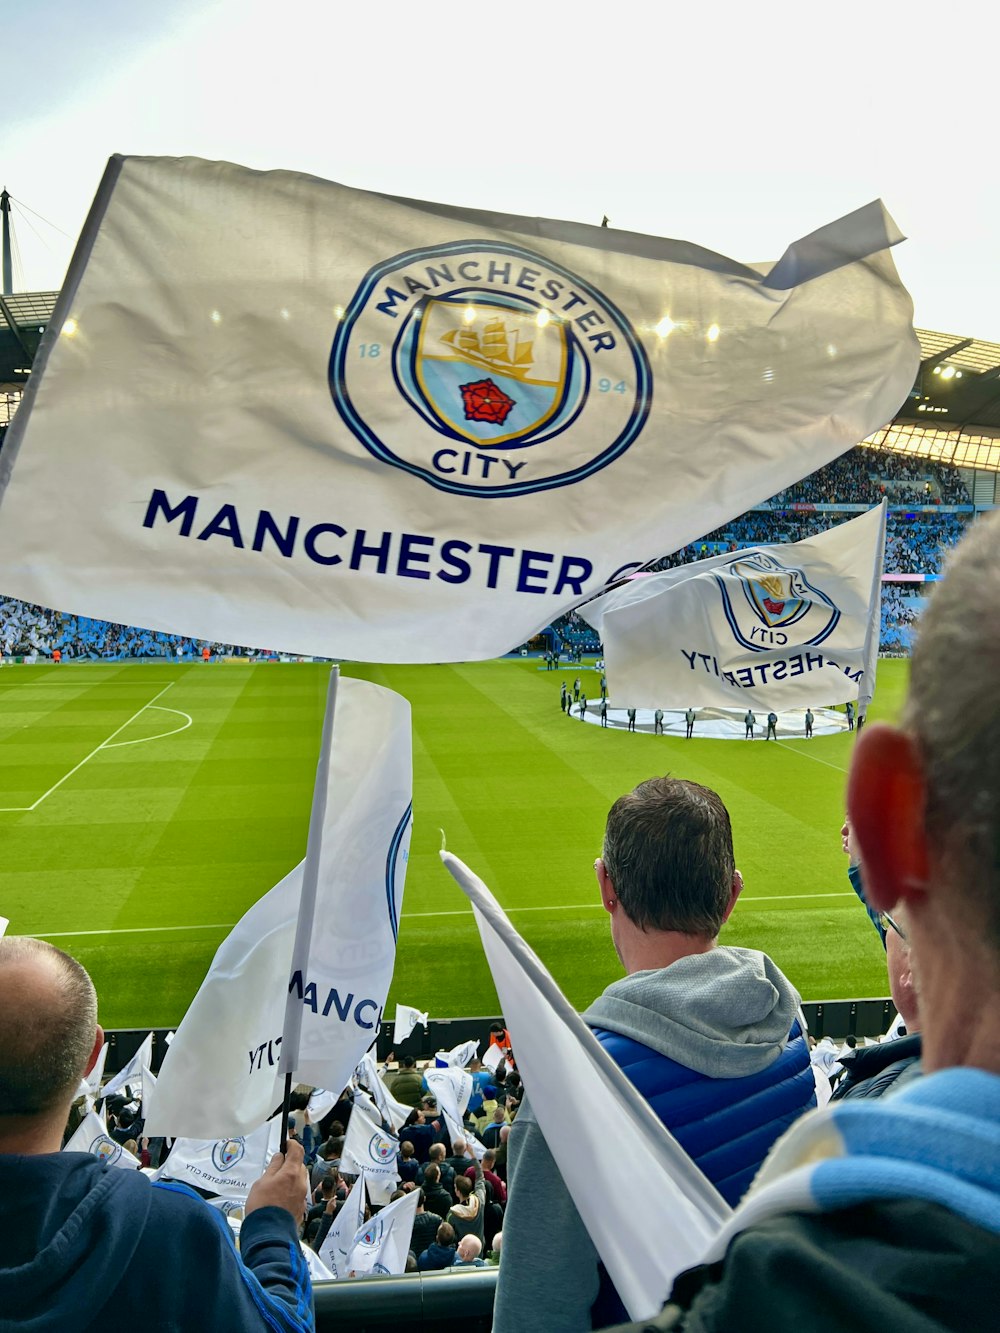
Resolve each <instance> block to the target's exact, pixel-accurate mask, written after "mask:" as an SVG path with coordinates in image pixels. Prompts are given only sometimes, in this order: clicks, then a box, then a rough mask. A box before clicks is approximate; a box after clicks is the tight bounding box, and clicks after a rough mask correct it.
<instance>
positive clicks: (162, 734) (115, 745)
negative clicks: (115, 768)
mask: <svg viewBox="0 0 1000 1333" xmlns="http://www.w3.org/2000/svg"><path fill="white" fill-rule="evenodd" d="M146 707H147V708H155V709H156V711H157V712H158V713H176V714H177V716H178V717H183V718H186V719H187V721H186V722H184V723H182V724H181V726H179V727H174V728H173V730H171V731H158V732H157V733H156V735H155V736H140V737H139V739H138V740H134V741H113V742H112V743H111V744H110V745H109V744H108V742H107V741H105V742H104V747H103V748H104V749H105V750H117V749H118V748H119V746H122V745H145V744H146V742H147V741H162V740H163V739H164V737H165V736H179V735H180V733H181V732H182V731H187V729H188V727H190V726H191V724H192V722H193V721H194V719H193V718H192V717H191V714H190V713H183V712H181V710H180V709H179V708H164V707H163V705H162V704H147V705H146Z"/></svg>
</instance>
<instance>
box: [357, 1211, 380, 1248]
mask: <svg viewBox="0 0 1000 1333" xmlns="http://www.w3.org/2000/svg"><path fill="white" fill-rule="evenodd" d="M384 1231H385V1223H384V1222H382V1221H381V1220H380V1219H379V1218H377V1217H375V1218H373V1219H372V1220H371V1222H370V1223H369V1224H368V1226H367V1227H366V1228H365V1230H364V1231H363V1232H362V1234H361V1236H360V1237H359V1239H358V1244H359V1245H365V1246H367V1247H368V1249H370V1250H373V1249H375V1248H376V1246H378V1245H381V1243H382V1235H383V1233H384Z"/></svg>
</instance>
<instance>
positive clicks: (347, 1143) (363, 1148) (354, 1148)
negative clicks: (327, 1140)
mask: <svg viewBox="0 0 1000 1333" xmlns="http://www.w3.org/2000/svg"><path fill="white" fill-rule="evenodd" d="M365 1100H367V1099H365ZM398 1156H399V1139H398V1138H397V1137H396V1136H395V1134H390V1133H389V1132H388V1131H387V1130H385V1129H384V1128H383V1127H382V1125H381V1123H380V1122H379V1120H378V1112H377V1111H376V1113H375V1115H372V1114H370V1113H369V1111H368V1110H367V1108H366V1107H365V1104H364V1101H363V1100H361V1099H358V1100H356V1101H355V1103H354V1107H353V1109H352V1111H351V1118H350V1120H349V1121H348V1122H347V1133H346V1135H345V1136H344V1150H343V1152H342V1153H341V1155H340V1169H341V1171H343V1172H344V1173H345V1174H347V1175H349V1176H352V1175H355V1174H360V1172H362V1171H363V1172H364V1173H365V1184H366V1185H367V1188H368V1196H369V1198H370V1199H371V1201H372V1203H388V1202H389V1195H390V1194H391V1193H392V1191H393V1190H394V1189H395V1188H396V1185H397V1182H398V1181H399V1172H398V1171H397V1170H396V1161H397V1158H398Z"/></svg>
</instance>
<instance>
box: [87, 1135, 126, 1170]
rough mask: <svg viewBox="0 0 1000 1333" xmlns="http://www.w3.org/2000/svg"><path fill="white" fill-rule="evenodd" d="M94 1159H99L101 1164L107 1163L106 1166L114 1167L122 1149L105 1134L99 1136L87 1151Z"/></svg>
mask: <svg viewBox="0 0 1000 1333" xmlns="http://www.w3.org/2000/svg"><path fill="white" fill-rule="evenodd" d="M88 1151H90V1152H92V1153H93V1154H94V1156H95V1157H98V1158H100V1160H101V1161H102V1162H107V1164H108V1166H114V1164H115V1162H117V1161H119V1160H120V1158H121V1156H122V1147H121V1144H120V1143H115V1141H114V1139H112V1138H109V1137H108V1135H107V1134H99V1135H98V1136H97V1138H96V1139H95V1140H94V1141H93V1143H92V1144H91V1145H90V1148H89V1150H88Z"/></svg>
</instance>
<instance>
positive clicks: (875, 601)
mask: <svg viewBox="0 0 1000 1333" xmlns="http://www.w3.org/2000/svg"><path fill="white" fill-rule="evenodd" d="M888 505H889V502H888V500H883V501H882V506H881V508H882V521H881V524H880V525H879V535H878V556H877V558H876V560H875V569H874V570H873V572H872V595H871V602H870V604H869V605H870V611H869V615H868V631H867V633H866V635H865V655H864V663H865V667H864V671H865V674H864V678H863V683H862V687H861V690H860V691H859V693H858V703H859V704H865V705H868V704H870V703H871V701H872V696H873V695H874V693H875V671H876V668H877V666H878V649H879V643H880V641H881V638H882V575H883V573H884V572H885V529H886V519H887V515H888Z"/></svg>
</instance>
